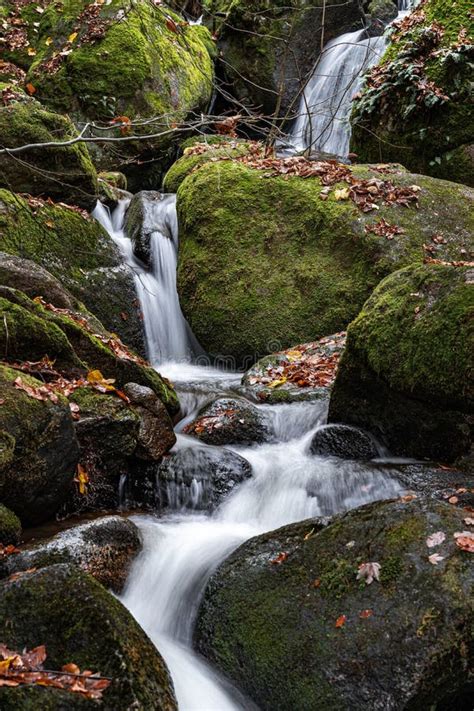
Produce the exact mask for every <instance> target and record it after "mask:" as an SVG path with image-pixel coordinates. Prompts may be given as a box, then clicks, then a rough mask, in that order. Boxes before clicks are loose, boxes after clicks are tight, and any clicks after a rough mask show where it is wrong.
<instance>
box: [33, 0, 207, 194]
mask: <svg viewBox="0 0 474 711" xmlns="http://www.w3.org/2000/svg"><path fill="white" fill-rule="evenodd" d="M24 5H25V6H26V7H24V8H22V14H23V13H25V12H28V11H31V10H32V9H34V7H35V5H34V2H32V1H30V2H26V3H24ZM96 8H97V10H96V17H93V18H91V12H94V10H93V11H91V10H90V5H89V3H88V1H87V0H61V1H60V2H58V3H55V4H51V3H50V4H48V6H47V7H46V9H45V12H44V13H43V14H42V15H41V18H39V22H40V24H39V27H38V32H37V35H36V37H35V38H34V39H33V40H32V44H34V46H35V49H36V55H35V57H34V58H33V59H30V60H29V62H28V64H29V65H30V66H29V70H28V74H27V81H28V82H30V83H32V84H33V85H34V86H35V88H36V92H35V97H37V98H38V99H39V100H40V101H41V102H43V103H44V104H45V105H46V106H48V107H51V108H52V109H54V110H56V111H59V112H61V113H68V114H69V115H71V116H72V117H73V119H74V120H75V121H85V120H88V121H99V122H102V123H108V122H110V121H111V120H112V119H114V118H116V117H119V116H125V117H126V118H128V119H131V120H146V119H155V118H156V120H155V121H152V122H151V123H148V122H146V121H145V122H143V123H142V125H141V127H140V126H137V127H136V129H134V131H135V133H136V134H139V135H142V136H147V135H148V136H153V135H154V134H157V133H161V132H165V131H166V130H167V129H170V127H171V125H172V124H174V123H179V122H180V121H183V120H184V119H186V118H187V117H188V116H189V114H190V113H191V112H193V111H201V110H203V109H205V107H206V106H207V103H208V102H209V100H210V98H211V95H212V89H213V76H214V72H213V60H212V57H211V52H214V46H213V42H212V39H211V34H210V32H209V31H208V30H207V29H206V28H205V27H198V26H196V25H189V24H187V23H184V22H183V18H182V16H181V15H178V14H177V13H174V12H173V11H172V10H170V9H168V8H166V9H165V7H159V6H155V5H153V4H152V3H132V4H131V5H130V7H126V6H125V5H124V3H123V2H122V0H112V1H111V2H110V3H105V4H103V5H101V6H100V7H98V6H96ZM94 22H96V23H97V24H98V25H99V26H101V30H103V31H101V32H100V33H98V34H97V36H96V37H94V38H91V37H90V28H91V26H93V23H94ZM74 32H77V33H78V36H77V39H76V40H75V41H74V42H68V37H69V36H70V35H71V34H72V33H74ZM48 37H50V38H51V39H52V40H53V41H52V42H47V41H46V40H47V38H48ZM62 48H66V49H67V51H69V50H71V51H70V52H69V53H68V54H67V55H59V59H58V58H57V53H58V49H62ZM54 57H56V59H54ZM51 61H53V63H55V66H54V68H53V69H51V65H50V62H51ZM98 134H99V135H102V136H103V135H104V132H103V131H101V132H98ZM106 135H108V136H109V137H117V138H120V137H121V136H122V135H123V134H122V133H121V132H120V129H119V128H115V129H114V128H111V130H110V131H109V132H108V134H106ZM171 144H172V137H171V136H170V135H165V136H163V137H161V138H160V137H156V136H155V137H153V138H151V137H150V138H149V139H145V140H141V141H136V142H135V141H126V142H122V143H115V144H92V146H91V154H92V155H93V159H94V162H95V163H96V164H97V165H99V166H100V168H101V169H102V170H108V171H109V170H117V169H120V170H122V171H123V172H125V173H126V174H127V177H128V178H129V181H130V182H129V184H130V188H131V189H132V190H134V191H135V189H137V183H138V182H139V181H141V182H142V183H143V182H145V181H146V179H147V178H146V176H147V175H148V177H149V178H150V179H152V178H153V171H155V172H156V168H157V164H156V161H158V163H159V162H160V161H163V160H164V161H165V162H166V161H168V160H169V158H168V155H167V153H168V151H169V149H170V146H171ZM131 156H133V157H138V156H141V157H142V158H144V159H145V162H143V163H140V164H139V165H138V164H137V162H136V161H130V157H131ZM146 158H148V159H150V158H153V159H154V161H155V163H154V164H151V163H150V164H147V162H146ZM149 168H150V170H148V169H149ZM140 174H141V178H140ZM159 184H160V183H159V182H156V183H155V184H154V185H153V184H152V185H148V186H145V185H143V184H142V187H150V188H156V187H158V186H159Z"/></svg>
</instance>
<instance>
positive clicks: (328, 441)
mask: <svg viewBox="0 0 474 711" xmlns="http://www.w3.org/2000/svg"><path fill="white" fill-rule="evenodd" d="M310 452H311V454H316V455H318V456H321V457H339V458H340V459H359V460H368V459H374V458H375V457H377V455H378V451H377V447H376V445H375V443H374V441H373V439H372V438H371V437H370V435H368V434H367V433H366V432H363V431H362V430H358V429H356V428H355V427H348V426H347V425H327V426H326V427H322V428H321V429H319V430H318V431H317V432H316V433H315V435H314V437H313V439H312V441H311V446H310Z"/></svg>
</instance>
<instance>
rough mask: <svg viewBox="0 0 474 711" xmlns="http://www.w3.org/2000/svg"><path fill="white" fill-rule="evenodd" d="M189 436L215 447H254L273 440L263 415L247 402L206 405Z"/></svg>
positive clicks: (229, 400)
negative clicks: (226, 445)
mask: <svg viewBox="0 0 474 711" xmlns="http://www.w3.org/2000/svg"><path fill="white" fill-rule="evenodd" d="M186 433H187V434H190V435H192V436H193V437H197V439H199V440H201V442H205V443H206V444H212V445H225V444H254V443H261V442H264V441H265V440H266V439H268V437H269V432H268V428H267V426H266V424H265V421H264V418H263V416H262V414H261V413H260V412H259V410H258V409H257V408H256V407H255V405H252V404H251V403H250V402H248V401H246V400H244V399H243V398H242V399H240V398H239V399H237V398H235V399H234V398H220V399H219V400H215V402H213V403H211V404H210V405H206V406H205V407H203V409H202V410H201V411H200V412H199V414H198V416H197V417H196V419H195V420H194V421H193V422H191V423H190V424H189V425H188V426H187V427H186Z"/></svg>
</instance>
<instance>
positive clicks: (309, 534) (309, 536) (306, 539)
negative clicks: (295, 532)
mask: <svg viewBox="0 0 474 711" xmlns="http://www.w3.org/2000/svg"><path fill="white" fill-rule="evenodd" d="M313 533H314V528H312V529H311V531H308V533H307V534H306V535H305V537H304V539H303V540H305V541H309V539H310V538H311V536H312V535H313Z"/></svg>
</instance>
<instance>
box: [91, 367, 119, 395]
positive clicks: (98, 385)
mask: <svg viewBox="0 0 474 711" xmlns="http://www.w3.org/2000/svg"><path fill="white" fill-rule="evenodd" d="M87 382H88V383H90V384H91V385H92V386H93V387H94V388H95V389H96V390H99V392H102V393H105V392H108V391H111V390H115V388H114V386H113V385H112V383H115V379H114V378H104V376H103V375H102V373H101V372H100V370H90V371H89V372H88V373H87Z"/></svg>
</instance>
